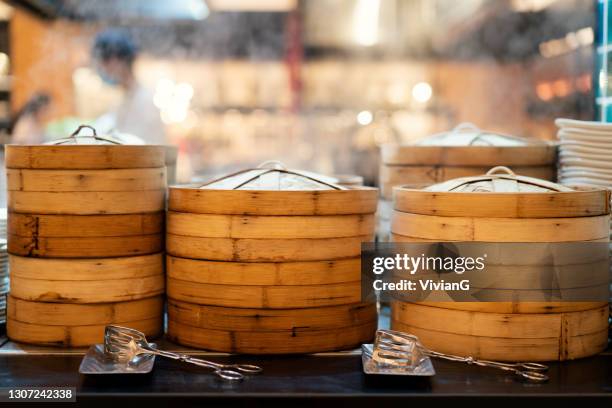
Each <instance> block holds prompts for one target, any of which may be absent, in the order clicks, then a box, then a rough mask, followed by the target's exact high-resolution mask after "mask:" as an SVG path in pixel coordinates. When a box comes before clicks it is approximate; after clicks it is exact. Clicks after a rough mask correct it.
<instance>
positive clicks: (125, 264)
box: [9, 253, 164, 303]
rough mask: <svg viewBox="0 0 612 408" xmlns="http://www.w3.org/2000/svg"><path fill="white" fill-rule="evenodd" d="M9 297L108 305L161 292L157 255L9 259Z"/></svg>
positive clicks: (160, 259)
mask: <svg viewBox="0 0 612 408" xmlns="http://www.w3.org/2000/svg"><path fill="white" fill-rule="evenodd" d="M9 267H10V269H11V280H10V285H11V296H13V297H14V298H16V299H23V300H29V301H38V302H54V303H55V302H59V303H109V302H121V301H129V300H137V299H143V298H148V297H151V296H155V295H160V294H162V293H163V292H164V268H163V256H162V254H161V253H158V254H153V255H145V256H134V257H120V258H102V259H82V258H79V259H66V260H64V259H40V258H28V257H20V256H14V255H11V256H9Z"/></svg>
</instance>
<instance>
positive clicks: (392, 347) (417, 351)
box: [372, 330, 548, 382]
mask: <svg viewBox="0 0 612 408" xmlns="http://www.w3.org/2000/svg"><path fill="white" fill-rule="evenodd" d="M425 356H427V357H435V358H440V359H444V360H449V361H458V362H463V363H467V364H473V365H477V366H481V367H493V368H498V369H500V370H504V371H509V372H512V373H514V374H516V375H518V376H520V377H523V378H525V379H527V380H530V381H533V382H545V381H548V376H547V375H546V374H543V373H544V372H545V371H548V366H546V365H544V364H539V363H502V362H499V361H489V360H478V359H475V358H473V357H469V356H468V357H462V356H455V355H453V354H445V353H439V352H437V351H433V350H429V349H427V348H426V347H425V346H423V345H422V344H421V342H420V341H419V338H418V337H417V336H414V335H412V334H407V333H403V332H399V331H395V330H378V331H377V332H376V339H375V341H374V351H373V353H372V359H373V360H374V361H376V362H377V363H379V364H384V365H391V366H395V367H415V366H418V365H419V364H420V363H421V361H422V360H423V358H424V357H425Z"/></svg>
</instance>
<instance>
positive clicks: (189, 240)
mask: <svg viewBox="0 0 612 408" xmlns="http://www.w3.org/2000/svg"><path fill="white" fill-rule="evenodd" d="M324 180H325V179H324V178H323V177H315V176H314V175H313V174H312V173H305V172H300V171H293V170H287V169H285V168H284V167H282V166H281V165H280V164H279V163H272V164H266V165H262V166H260V168H257V169H252V170H245V171H242V172H239V173H235V174H232V175H230V176H227V177H223V178H221V179H218V180H215V181H212V182H210V183H207V184H205V185H203V186H188V187H183V186H174V187H171V188H170V194H169V204H168V210H169V211H168V218H167V237H166V242H167V253H168V258H167V294H168V336H169V338H170V339H171V340H174V341H176V342H178V343H180V344H183V345H187V346H192V347H197V348H202V349H208V350H216V351H224V352H237V353H250V354H289V353H309V352H322V351H329V350H339V349H347V348H352V347H356V346H358V345H359V344H361V343H363V342H366V341H368V340H371V339H372V337H373V335H374V332H375V330H376V324H377V318H376V308H375V305H374V304H373V303H362V302H361V286H360V285H361V271H360V251H361V243H362V242H365V241H371V239H372V237H373V233H374V213H375V211H376V200H377V190H376V189H373V188H368V187H355V188H349V187H343V186H339V185H335V184H331V183H328V182H326V181H324Z"/></svg>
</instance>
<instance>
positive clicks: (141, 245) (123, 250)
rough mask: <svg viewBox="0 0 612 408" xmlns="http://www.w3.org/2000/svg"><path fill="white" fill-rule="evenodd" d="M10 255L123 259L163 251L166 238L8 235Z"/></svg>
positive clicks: (158, 236)
mask: <svg viewBox="0 0 612 408" xmlns="http://www.w3.org/2000/svg"><path fill="white" fill-rule="evenodd" d="M8 238H9V239H8V253H9V254H11V255H19V256H30V257H40V258H68V259H74V258H83V259H86V258H119V257H132V256H138V255H149V254H155V253H158V252H160V251H162V250H163V248H164V238H163V235H162V234H159V233H155V234H144V235H125V236H119V237H36V236H32V237H22V236H19V235H8Z"/></svg>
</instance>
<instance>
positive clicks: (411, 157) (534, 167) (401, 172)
mask: <svg viewBox="0 0 612 408" xmlns="http://www.w3.org/2000/svg"><path fill="white" fill-rule="evenodd" d="M555 149H556V146H555V145H554V144H552V143H549V142H546V141H542V140H535V139H525V138H520V137H515V136H508V135H502V134H498V133H493V132H486V131H482V130H480V129H478V127H476V126H474V125H473V124H470V123H463V124H460V125H459V126H457V127H455V128H454V129H453V130H452V131H450V132H443V133H439V134H435V135H432V136H430V137H428V138H425V139H423V140H420V141H418V142H416V143H414V144H406V145H397V144H386V145H383V146H382V148H381V168H380V188H381V202H380V208H379V234H378V235H379V237H380V239H382V240H387V237H388V234H389V223H390V218H391V212H392V209H393V205H392V203H391V200H392V195H393V187H395V186H399V185H403V186H408V187H411V188H423V187H426V186H429V185H431V184H435V183H440V182H442V181H446V180H452V179H454V178H458V177H469V176H477V175H479V174H484V173H485V172H486V171H487V170H488V169H489V168H491V167H493V166H508V167H510V168H512V169H513V170H514V171H515V172H516V173H517V174H522V175H525V176H531V177H536V178H540V179H544V180H554V178H555Z"/></svg>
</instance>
